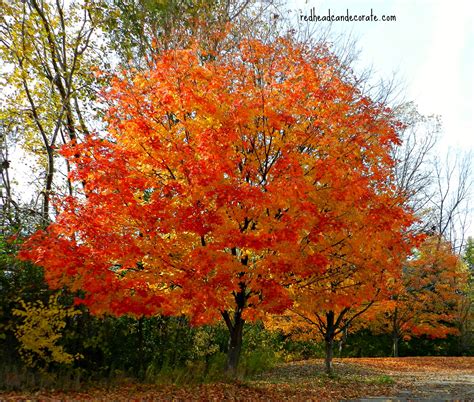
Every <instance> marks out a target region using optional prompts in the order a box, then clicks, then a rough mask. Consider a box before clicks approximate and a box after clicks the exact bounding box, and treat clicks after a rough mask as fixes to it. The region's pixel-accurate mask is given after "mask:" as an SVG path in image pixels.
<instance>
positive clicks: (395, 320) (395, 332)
mask: <svg viewBox="0 0 474 402" xmlns="http://www.w3.org/2000/svg"><path fill="white" fill-rule="evenodd" d="M399 339H400V335H399V331H398V308H397V307H395V311H394V312H393V322H392V353H393V357H398V341H399Z"/></svg>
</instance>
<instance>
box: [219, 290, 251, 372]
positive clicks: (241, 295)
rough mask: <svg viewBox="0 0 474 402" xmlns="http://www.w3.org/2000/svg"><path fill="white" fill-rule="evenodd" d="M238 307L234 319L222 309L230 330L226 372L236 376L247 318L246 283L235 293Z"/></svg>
mask: <svg viewBox="0 0 474 402" xmlns="http://www.w3.org/2000/svg"><path fill="white" fill-rule="evenodd" d="M234 297H235V304H236V309H235V311H234V320H233V321H232V320H231V318H230V315H229V312H228V311H227V310H224V311H222V313H221V314H222V317H223V318H224V321H225V323H226V325H227V329H228V330H229V350H228V351H227V365H226V372H227V374H228V375H229V376H231V377H235V375H236V374H237V366H238V365H239V359H240V352H241V350H242V336H243V329H244V324H245V320H244V319H243V318H242V313H243V311H244V309H245V303H246V301H247V298H246V295H245V285H244V284H243V283H242V284H241V285H240V292H237V293H235V294H234Z"/></svg>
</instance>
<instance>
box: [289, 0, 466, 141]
mask: <svg viewBox="0 0 474 402" xmlns="http://www.w3.org/2000/svg"><path fill="white" fill-rule="evenodd" d="M287 7H288V8H289V9H293V10H297V14H296V15H294V16H293V17H292V18H294V20H295V21H298V22H297V23H298V24H299V25H305V24H310V25H311V24H326V25H327V24H329V23H328V22H304V21H301V19H300V17H299V16H300V15H302V14H303V15H310V12H311V9H312V8H313V7H314V8H315V10H316V13H317V14H319V15H321V16H322V15H327V14H328V9H330V10H331V14H334V15H341V14H345V13H346V10H349V13H350V15H360V14H365V15H367V14H368V15H370V13H371V9H372V10H373V14H374V15H376V16H378V17H379V21H377V22H370V21H362V22H361V21H358V22H345V21H339V22H333V23H332V27H331V29H332V31H333V32H334V33H335V34H336V35H337V34H340V33H343V34H351V35H352V36H353V37H354V38H355V39H356V40H357V46H358V48H359V50H360V55H359V65H360V66H362V67H366V68H367V67H372V68H373V71H374V73H375V75H377V76H379V77H380V78H384V79H390V78H392V77H393V75H394V74H395V79H396V82H397V84H398V86H399V88H400V89H401V90H402V91H401V95H400V96H403V98H404V99H406V100H407V101H408V100H411V101H414V102H415V103H416V104H417V105H418V108H419V111H420V112H421V113H422V114H425V115H431V114H436V115H440V116H441V118H442V122H443V133H442V136H441V140H440V145H441V146H442V147H448V146H451V147H454V148H456V147H461V148H462V149H471V150H474V80H473V75H474V11H473V10H474V7H473V6H472V1H469V0H422V1H419V0H417V1H409V0H383V1H381V0H293V1H288V2H287ZM382 15H387V16H392V15H394V16H395V17H396V21H380V19H381V16H382Z"/></svg>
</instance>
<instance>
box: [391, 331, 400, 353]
mask: <svg viewBox="0 0 474 402" xmlns="http://www.w3.org/2000/svg"><path fill="white" fill-rule="evenodd" d="M398 340H399V337H398V334H397V333H396V332H394V333H393V334H392V353H393V357H398Z"/></svg>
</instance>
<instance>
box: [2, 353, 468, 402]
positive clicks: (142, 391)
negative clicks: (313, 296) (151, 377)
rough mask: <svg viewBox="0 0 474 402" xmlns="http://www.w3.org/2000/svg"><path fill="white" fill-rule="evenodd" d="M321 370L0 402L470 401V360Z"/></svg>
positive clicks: (309, 367) (350, 364) (306, 367)
mask: <svg viewBox="0 0 474 402" xmlns="http://www.w3.org/2000/svg"><path fill="white" fill-rule="evenodd" d="M323 371H324V362H323V360H320V359H315V360H307V361H300V362H293V363H286V364H282V365H280V366H278V367H276V368H274V369H272V370H270V371H268V372H266V373H263V374H260V375H258V376H256V377H254V378H252V379H248V380H245V381H235V382H231V383H222V382H219V383H212V384H200V385H186V386H183V387H177V386H173V385H152V384H137V383H133V382H129V383H123V384H121V385H119V386H116V387H110V388H106V387H102V388H99V387H95V388H90V389H88V390H86V391H82V392H63V391H39V392H31V393H28V392H10V393H3V394H2V393H0V399H1V400H8V401H19V400H23V401H24V400H35V401H38V400H41V401H58V400H76V401H77V400H81V401H87V400H93V401H110V400H114V401H164V400H166V401H282V400H289V401H308V400H309V401H321V400H327V401H337V400H346V399H358V398H364V397H376V396H378V397H381V396H385V397H387V398H390V396H391V397H392V398H396V397H402V396H403V397H405V398H407V397H425V398H431V399H433V398H435V399H440V398H441V399H443V400H444V399H450V400H451V399H453V398H454V399H460V400H470V399H471V398H472V397H473V396H474V394H473V389H474V387H473V385H474V357H405V358H360V359H356V358H350V359H335V361H334V371H335V376H334V377H328V376H327V375H325V374H323ZM435 373H436V375H435ZM440 373H441V375H440ZM388 374H389V375H388Z"/></svg>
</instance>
